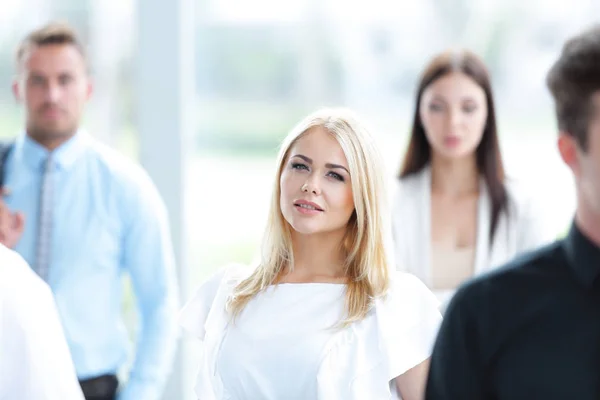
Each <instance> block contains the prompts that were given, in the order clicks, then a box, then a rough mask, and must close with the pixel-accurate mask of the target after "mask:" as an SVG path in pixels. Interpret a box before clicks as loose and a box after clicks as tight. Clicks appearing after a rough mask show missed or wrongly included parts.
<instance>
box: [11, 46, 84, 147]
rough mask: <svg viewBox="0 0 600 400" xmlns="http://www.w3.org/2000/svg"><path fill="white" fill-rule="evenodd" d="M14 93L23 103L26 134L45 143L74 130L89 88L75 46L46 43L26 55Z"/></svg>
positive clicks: (72, 132) (67, 135) (80, 58)
mask: <svg viewBox="0 0 600 400" xmlns="http://www.w3.org/2000/svg"><path fill="white" fill-rule="evenodd" d="M13 91H14V94H15V96H16V98H17V99H18V100H19V101H22V102H23V103H24V104H25V111H26V119H27V121H26V125H27V126H26V127H27V133H28V134H29V135H30V136H31V137H33V138H34V139H36V140H38V141H40V142H41V143H46V144H48V143H53V142H62V141H64V140H65V139H66V138H69V137H70V136H72V135H73V134H74V133H75V132H76V131H77V128H78V126H79V123H80V120H81V116H82V114H83V110H84V107H85V104H86V103H87V100H88V99H89V97H90V95H91V92H92V86H91V83H90V80H89V78H88V75H87V71H86V63H85V60H84V58H83V56H82V54H81V53H80V52H79V50H78V49H77V48H76V47H75V46H74V45H71V44H48V45H43V46H37V47H32V48H31V50H30V51H29V52H28V53H27V54H26V55H25V57H24V59H23V60H22V63H21V66H20V71H19V76H18V77H17V79H16V81H15V83H14V85H13Z"/></svg>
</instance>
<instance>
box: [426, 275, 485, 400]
mask: <svg viewBox="0 0 600 400" xmlns="http://www.w3.org/2000/svg"><path fill="white" fill-rule="evenodd" d="M466 288H468V286H466ZM474 302H476V300H475V299H474V298H473V297H471V296H470V292H469V291H467V289H465V287H463V288H461V289H459V291H458V292H457V293H456V294H455V296H454V297H453V298H452V300H451V301H450V303H449V305H448V308H447V310H446V313H445V314H444V321H443V322H442V325H441V327H440V331H439V334H438V337H437V340H436V342H435V346H434V350H433V354H432V357H431V363H430V369H429V376H428V381H427V389H426V396H425V398H426V400H470V399H472V400H476V399H487V398H489V396H488V394H487V393H486V392H485V387H484V380H483V374H484V365H483V364H484V362H483V361H482V357H483V352H482V348H481V344H480V341H479V338H480V337H481V334H480V329H479V328H478V324H477V323H476V320H475V315H474V313H472V312H471V311H470V306H471V305H474Z"/></svg>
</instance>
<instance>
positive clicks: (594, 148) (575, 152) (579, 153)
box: [559, 91, 600, 218]
mask: <svg viewBox="0 0 600 400" xmlns="http://www.w3.org/2000/svg"><path fill="white" fill-rule="evenodd" d="M591 101H592V113H591V118H590V121H589V123H588V131H587V135H588V136H587V138H588V140H587V149H585V150H584V149H582V148H581V147H580V146H579V144H577V142H576V140H575V138H573V137H572V136H569V135H561V137H560V139H559V149H560V152H561V155H562V157H563V160H564V161H565V162H566V163H567V164H568V165H569V167H570V168H571V170H572V171H573V174H574V175H575V181H576V183H577V190H578V196H579V204H580V207H585V210H584V212H585V214H586V215H597V216H599V218H600V91H598V92H596V93H594V94H593V95H592V98H591Z"/></svg>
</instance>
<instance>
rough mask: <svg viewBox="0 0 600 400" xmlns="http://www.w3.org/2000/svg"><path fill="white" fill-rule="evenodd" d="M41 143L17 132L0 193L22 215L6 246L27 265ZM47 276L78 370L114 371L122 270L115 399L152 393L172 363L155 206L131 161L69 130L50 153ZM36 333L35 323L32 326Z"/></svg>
mask: <svg viewBox="0 0 600 400" xmlns="http://www.w3.org/2000/svg"><path fill="white" fill-rule="evenodd" d="M48 154H49V153H48V151H47V150H46V149H45V148H44V147H42V146H40V145H39V144H38V143H37V142H35V141H33V140H32V139H30V138H29V137H27V136H26V135H21V136H19V137H18V139H17V141H16V143H15V148H14V150H13V151H12V153H11V155H10V156H9V158H8V160H7V165H6V180H5V182H6V187H7V188H8V190H10V193H9V195H7V196H5V202H6V204H7V205H8V207H9V208H10V209H11V210H13V211H21V212H23V213H24V214H25V230H24V232H23V236H22V237H21V239H20V241H19V243H18V244H17V246H16V248H15V250H16V251H17V252H18V253H20V254H21V255H22V256H23V257H24V258H25V260H27V262H28V263H29V264H30V265H31V266H34V265H35V261H36V260H35V248H36V238H37V234H38V227H37V220H38V214H39V213H38V206H39V202H40V184H41V180H42V173H43V164H44V161H45V160H46V158H47V157H48ZM53 159H54V161H55V163H56V167H55V172H54V176H53V179H54V180H53V182H54V190H53V215H52V228H51V229H52V230H51V232H52V240H51V258H50V265H49V270H48V277H47V280H48V284H49V285H50V287H51V288H52V291H53V293H54V296H55V298H56V303H57V306H58V310H59V314H60V317H61V320H62V323H63V327H64V330H65V334H66V337H67V341H68V344H69V348H70V350H71V355H72V357H73V361H74V363H75V368H76V370H77V375H78V377H79V379H86V378H91V377H97V376H99V375H103V374H107V373H119V372H120V369H121V368H122V367H123V366H124V365H127V363H128V362H129V361H130V350H131V346H130V341H129V338H128V334H127V331H126V328H125V325H124V322H123V317H122V308H121V306H122V301H123V280H122V278H123V274H124V273H128V274H129V276H130V279H131V282H132V286H133V288H134V291H135V295H136V299H137V306H138V311H139V312H138V325H139V326H138V329H137V335H136V339H137V340H136V347H135V353H134V359H133V360H132V361H133V362H132V366H131V371H130V374H129V380H128V383H127V385H126V386H125V388H124V390H123V391H121V393H120V395H119V400H157V399H159V398H160V397H161V396H162V392H163V388H164V386H165V381H166V379H167V378H168V376H169V373H170V371H171V368H172V361H173V356H174V350H175V346H176V341H177V328H176V313H177V309H178V301H177V298H178V296H177V285H176V275H175V263H174V255H173V250H172V244H171V239H170V232H169V228H168V218H167V213H166V209H165V206H164V204H163V202H162V199H161V197H160V195H159V194H158V191H157V190H156V188H155V186H154V185H153V183H152V182H151V180H150V178H149V177H148V176H147V174H146V173H145V172H144V170H143V169H142V168H140V167H139V166H138V165H136V164H135V163H133V162H131V161H129V160H127V159H126V158H125V157H123V156H121V155H119V154H118V153H117V152H115V151H113V150H111V149H110V148H108V147H106V146H104V145H102V144H100V143H99V142H97V141H96V140H94V139H93V138H92V137H90V136H88V135H87V134H86V133H84V132H79V133H77V134H76V135H75V136H74V137H73V138H71V139H69V140H68V141H67V142H65V143H64V144H63V145H61V146H60V147H58V148H57V149H55V150H54V152H53ZM40 334H43V332H40Z"/></svg>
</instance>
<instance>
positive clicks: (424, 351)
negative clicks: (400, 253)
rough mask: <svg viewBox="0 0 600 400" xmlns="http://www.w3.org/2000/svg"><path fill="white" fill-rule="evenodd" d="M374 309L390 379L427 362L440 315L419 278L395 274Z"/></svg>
mask: <svg viewBox="0 0 600 400" xmlns="http://www.w3.org/2000/svg"><path fill="white" fill-rule="evenodd" d="M377 307H378V308H379V310H378V311H377V315H378V319H379V326H380V329H381V330H382V331H381V332H380V335H381V337H382V338H383V341H384V343H385V344H386V347H387V349H388V354H389V357H390V359H389V363H390V366H391V367H390V368H391V371H390V376H391V377H397V376H400V375H402V374H403V373H404V372H406V371H407V370H409V369H411V368H413V367H415V366H417V365H419V364H420V363H422V362H423V361H425V360H426V359H427V358H429V356H430V355H431V352H432V350H433V345H434V342H435V338H436V336H437V333H438V329H439V326H440V324H441V321H442V315H441V313H440V310H439V307H440V304H439V301H438V300H437V298H436V297H435V295H434V294H433V293H432V292H431V291H430V290H429V289H428V288H427V286H426V285H425V284H424V283H423V282H421V280H419V278H417V277H416V276H414V275H412V274H409V273H406V272H400V271H395V272H394V273H393V276H392V280H391V285H390V289H389V292H388V295H387V297H386V298H385V300H384V301H382V302H381V303H380V304H379V305H378V306H377Z"/></svg>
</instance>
